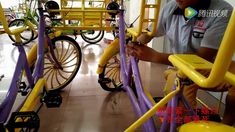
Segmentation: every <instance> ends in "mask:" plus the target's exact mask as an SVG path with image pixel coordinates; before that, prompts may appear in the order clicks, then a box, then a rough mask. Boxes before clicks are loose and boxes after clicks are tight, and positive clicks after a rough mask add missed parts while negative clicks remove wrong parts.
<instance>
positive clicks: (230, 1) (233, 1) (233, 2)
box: [225, 0, 235, 6]
mask: <svg viewBox="0 0 235 132" xmlns="http://www.w3.org/2000/svg"><path fill="white" fill-rule="evenodd" d="M225 1H227V2H229V3H230V4H231V5H232V6H235V0H225Z"/></svg>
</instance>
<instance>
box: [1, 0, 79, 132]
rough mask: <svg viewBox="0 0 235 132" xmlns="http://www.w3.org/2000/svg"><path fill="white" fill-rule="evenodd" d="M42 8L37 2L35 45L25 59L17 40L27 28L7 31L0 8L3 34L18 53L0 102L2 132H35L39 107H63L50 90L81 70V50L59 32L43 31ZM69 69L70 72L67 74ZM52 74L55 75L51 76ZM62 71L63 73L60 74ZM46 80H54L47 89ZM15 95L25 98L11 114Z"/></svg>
mask: <svg viewBox="0 0 235 132" xmlns="http://www.w3.org/2000/svg"><path fill="white" fill-rule="evenodd" d="M41 4H42V2H41V0H38V10H39V15H40V20H39V27H38V31H39V32H38V44H37V45H36V44H35V46H34V47H33V48H32V49H31V50H30V52H29V53H28V56H27V55H26V52H25V50H24V47H23V44H22V41H21V38H20V34H21V32H23V31H25V30H27V27H25V26H19V27H17V28H15V29H9V28H8V23H7V21H6V19H5V17H4V13H3V10H2V6H1V4H0V20H1V22H2V23H3V27H4V29H5V32H6V33H8V34H10V35H14V36H15V38H16V42H15V43H13V45H14V46H16V47H17V49H18V51H19V57H18V60H17V63H16V68H15V71H14V75H13V78H12V81H11V83H10V86H9V90H8V92H7V94H6V95H5V98H4V99H3V100H2V102H0V131H1V132H4V131H10V132H11V131H15V130H19V131H37V130H38V129H39V125H40V120H39V117H38V115H37V112H38V111H39V110H40V108H41V106H42V104H43V103H45V104H46V106H47V107H49V108H50V107H59V106H60V104H61V103H62V97H61V96H60V94H59V93H58V92H57V91H56V90H55V89H53V87H55V86H56V87H55V88H57V90H58V89H59V88H60V89H61V88H63V87H65V86H66V85H67V84H68V83H69V82H71V81H72V79H73V78H74V76H75V75H76V73H77V71H78V69H79V67H80V63H81V49H80V47H79V45H78V44H77V43H76V41H74V40H73V39H72V38H70V37H67V36H60V33H59V32H52V31H51V29H49V28H47V27H45V23H44V18H43V10H42V7H41ZM44 54H45V56H44ZM34 60H36V61H34ZM52 68H53V69H52ZM74 68H75V69H74ZM32 69H33V72H32ZM71 69H72V71H70V70H71ZM53 70H56V71H57V72H55V73H51V71H53ZM61 71H62V72H65V73H64V74H63V73H62V72H61ZM51 74H52V75H51ZM60 74H63V75H60ZM48 76H49V77H48ZM48 80H53V81H50V83H49V84H50V87H48V82H47V81H48ZM63 80H65V81H63ZM2 82H4V77H3V76H2V77H1V81H0V83H2ZM18 92H20V93H21V95H22V96H25V98H24V99H23V101H22V102H21V103H19V105H18V106H17V109H16V110H15V111H11V110H12V107H13V104H14V102H15V100H16V96H17V94H18Z"/></svg>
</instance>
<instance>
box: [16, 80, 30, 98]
mask: <svg viewBox="0 0 235 132" xmlns="http://www.w3.org/2000/svg"><path fill="white" fill-rule="evenodd" d="M18 92H20V93H21V95H22V96H26V95H27V94H28V88H27V85H26V83H25V82H20V84H19V91H18Z"/></svg>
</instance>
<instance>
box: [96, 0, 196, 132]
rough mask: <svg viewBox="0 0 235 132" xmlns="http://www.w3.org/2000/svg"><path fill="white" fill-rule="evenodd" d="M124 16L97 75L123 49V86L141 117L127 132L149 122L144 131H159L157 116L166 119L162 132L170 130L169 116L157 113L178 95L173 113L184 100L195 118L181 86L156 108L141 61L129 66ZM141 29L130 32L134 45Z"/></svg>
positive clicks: (171, 105)
mask: <svg viewBox="0 0 235 132" xmlns="http://www.w3.org/2000/svg"><path fill="white" fill-rule="evenodd" d="M158 2H159V1H158ZM144 4H145V1H144V0H143V1H142V4H141V5H142V6H141V10H144ZM158 4H159V3H158ZM148 6H149V7H150V6H152V7H154V6H156V7H157V5H148ZM158 8H159V5H158ZM123 12H124V10H123V9H121V10H120V11H119V21H120V27H119V33H120V34H119V39H116V40H114V42H113V43H112V44H111V45H110V46H109V47H108V48H107V49H105V52H104V54H103V56H102V57H101V60H100V61H99V68H98V70H97V73H98V74H100V73H101V72H102V71H103V66H104V65H105V64H106V63H107V61H108V60H109V59H110V58H111V57H112V56H113V55H115V54H116V53H117V52H118V50H119V49H120V62H121V64H120V65H121V77H122V83H123V87H122V88H123V89H124V90H125V91H126V92H127V95H128V96H129V98H130V100H131V103H132V105H133V107H134V110H135V112H136V114H137V116H138V117H139V118H140V119H139V120H138V121H136V122H137V123H134V124H132V125H131V126H130V127H129V128H127V129H126V131H134V129H136V128H137V127H138V126H140V125H141V124H143V123H144V122H145V121H146V120H147V122H146V123H144V124H143V130H144V131H150V132H152V131H155V130H156V128H155V124H154V120H153V118H151V116H152V115H154V114H156V115H157V116H164V121H163V124H162V127H161V132H165V131H166V126H167V118H169V116H168V115H167V113H164V112H156V110H157V109H158V108H160V107H164V105H165V104H166V103H168V102H169V101H170V100H171V99H172V98H173V97H174V96H175V95H176V94H177V93H179V95H177V97H174V98H173V99H172V100H171V101H170V102H169V103H168V106H167V108H172V110H175V109H176V106H177V104H176V102H178V100H179V99H181V100H182V101H183V102H184V105H185V107H186V108H188V109H189V110H190V113H191V114H195V113H194V112H193V110H192V108H190V106H189V105H188V103H187V102H186V100H185V98H184V97H183V94H182V90H180V87H181V86H182V85H178V86H177V87H174V88H173V92H171V93H170V94H169V95H167V96H166V98H165V99H164V100H162V101H160V102H159V103H158V104H156V103H155V102H154V101H153V99H152V96H151V94H150V93H149V92H148V90H146V89H145V88H144V87H143V85H142V81H141V77H140V72H139V69H138V60H136V58H134V57H133V56H130V58H129V59H130V61H129V64H128V65H127V63H126V62H127V61H126V60H127V58H126V53H125V25H124V17H123V15H124V13H123ZM143 15H144V14H143V11H142V14H141V15H140V23H143V21H144V19H143V18H144V17H143ZM155 15H156V19H154V20H153V19H152V21H155V23H153V24H154V26H153V27H157V25H156V24H157V16H158V13H156V14H155ZM140 25H142V24H140ZM141 29H142V27H141V26H140V28H139V29H138V30H137V32H136V30H133V29H132V28H129V29H127V31H128V32H129V33H130V34H131V35H132V38H133V39H132V41H136V38H137V37H138V36H139V35H140V34H141V33H142V30H141ZM152 31H153V32H148V35H150V36H151V35H153V33H154V32H155V31H156V29H153V30H152ZM118 42H120V43H119V45H118ZM132 78H134V83H135V88H136V91H137V96H138V97H136V96H135V95H134V92H133V91H132V89H131V80H132ZM178 82H179V83H182V82H183V81H182V80H178ZM152 109H154V110H152ZM149 111H151V112H152V113H151V116H148V118H146V116H145V117H142V116H143V115H144V114H147V115H149V114H150V113H149ZM172 112H173V114H172V115H170V116H171V117H170V118H175V112H174V111H172ZM175 128H176V122H175V121H173V122H172V123H171V132H172V131H175Z"/></svg>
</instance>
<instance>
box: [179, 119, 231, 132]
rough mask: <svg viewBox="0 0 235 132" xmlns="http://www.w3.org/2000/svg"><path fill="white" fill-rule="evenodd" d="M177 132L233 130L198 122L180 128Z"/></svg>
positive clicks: (222, 125)
mask: <svg viewBox="0 0 235 132" xmlns="http://www.w3.org/2000/svg"><path fill="white" fill-rule="evenodd" d="M179 132H235V128H234V127H231V126H228V125H225V124H222V123H218V122H213V121H200V122H189V123H186V124H184V125H182V126H180V128H179Z"/></svg>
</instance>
